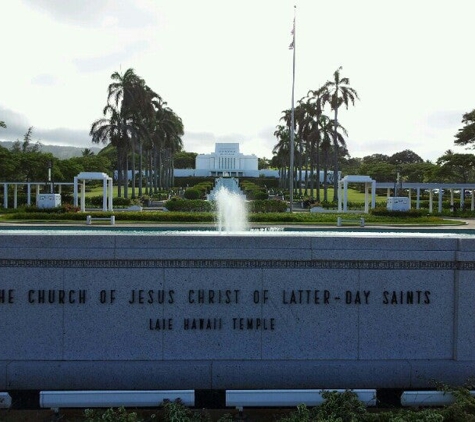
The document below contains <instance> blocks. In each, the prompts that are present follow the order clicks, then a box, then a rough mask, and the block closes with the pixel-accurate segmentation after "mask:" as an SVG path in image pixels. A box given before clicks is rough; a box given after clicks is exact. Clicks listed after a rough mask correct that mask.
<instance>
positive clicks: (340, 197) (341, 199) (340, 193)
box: [338, 180, 343, 212]
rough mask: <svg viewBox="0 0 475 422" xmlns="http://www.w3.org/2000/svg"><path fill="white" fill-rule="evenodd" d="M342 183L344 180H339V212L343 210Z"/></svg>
mask: <svg viewBox="0 0 475 422" xmlns="http://www.w3.org/2000/svg"><path fill="white" fill-rule="evenodd" d="M341 183H342V181H341V180H340V181H339V182H338V212H341V205H342V203H343V195H342V189H341Z"/></svg>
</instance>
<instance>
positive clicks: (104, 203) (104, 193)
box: [102, 178, 107, 211]
mask: <svg viewBox="0 0 475 422" xmlns="http://www.w3.org/2000/svg"><path fill="white" fill-rule="evenodd" d="M102 211H107V179H105V178H104V179H102Z"/></svg>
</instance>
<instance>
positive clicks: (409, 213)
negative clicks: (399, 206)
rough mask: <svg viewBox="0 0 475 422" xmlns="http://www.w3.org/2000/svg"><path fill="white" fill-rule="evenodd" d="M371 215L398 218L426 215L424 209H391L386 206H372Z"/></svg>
mask: <svg viewBox="0 0 475 422" xmlns="http://www.w3.org/2000/svg"><path fill="white" fill-rule="evenodd" d="M370 213H371V215H379V216H383V217H398V218H417V217H424V216H426V215H427V211H425V210H413V209H411V210H409V211H392V210H388V209H386V208H374V209H372V210H371V211H370Z"/></svg>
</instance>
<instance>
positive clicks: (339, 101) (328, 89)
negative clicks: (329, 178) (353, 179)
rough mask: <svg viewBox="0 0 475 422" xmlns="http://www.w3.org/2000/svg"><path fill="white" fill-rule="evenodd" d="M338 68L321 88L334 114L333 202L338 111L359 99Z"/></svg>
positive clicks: (336, 187)
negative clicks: (331, 78) (330, 79)
mask: <svg viewBox="0 0 475 422" xmlns="http://www.w3.org/2000/svg"><path fill="white" fill-rule="evenodd" d="M341 69H342V67H341V66H340V67H339V68H338V69H337V70H336V71H335V72H334V73H333V80H332V81H327V82H326V83H325V85H324V86H323V89H324V91H325V93H324V94H323V95H324V97H325V102H328V103H329V104H330V107H331V109H332V110H333V112H334V126H333V154H334V155H333V176H334V177H333V201H334V202H337V201H338V172H339V169H338V151H339V148H338V127H339V125H338V110H339V108H340V107H341V106H342V105H344V106H345V107H346V108H347V109H348V106H349V104H350V103H351V104H352V105H354V103H355V100H356V99H359V97H358V93H357V92H356V90H355V89H354V88H352V87H351V86H350V80H349V79H348V78H346V77H341V75H340V71H341Z"/></svg>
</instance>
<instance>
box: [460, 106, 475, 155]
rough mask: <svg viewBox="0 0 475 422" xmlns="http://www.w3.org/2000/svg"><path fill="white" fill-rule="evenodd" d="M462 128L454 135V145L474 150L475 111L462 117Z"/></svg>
mask: <svg viewBox="0 0 475 422" xmlns="http://www.w3.org/2000/svg"><path fill="white" fill-rule="evenodd" d="M462 123H463V124H464V126H463V127H462V128H461V129H459V131H458V133H457V134H456V135H455V145H461V146H464V145H465V146H469V147H470V148H475V145H474V144H475V109H473V110H472V111H471V112H469V113H465V114H464V115H463V117H462Z"/></svg>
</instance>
